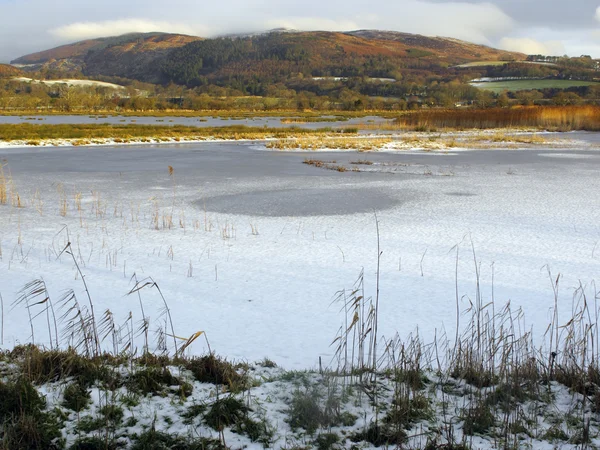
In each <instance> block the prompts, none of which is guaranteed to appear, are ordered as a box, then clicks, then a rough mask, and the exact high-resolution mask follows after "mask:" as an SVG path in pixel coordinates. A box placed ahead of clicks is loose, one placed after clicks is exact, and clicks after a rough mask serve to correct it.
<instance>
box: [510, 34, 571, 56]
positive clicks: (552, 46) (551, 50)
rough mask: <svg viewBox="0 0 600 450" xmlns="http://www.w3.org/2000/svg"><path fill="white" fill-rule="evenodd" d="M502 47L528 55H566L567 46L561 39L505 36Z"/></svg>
mask: <svg viewBox="0 0 600 450" xmlns="http://www.w3.org/2000/svg"><path fill="white" fill-rule="evenodd" d="M499 46H500V48H502V49H504V50H509V51H511V52H521V53H526V54H528V55H554V56H556V55H564V54H565V46H564V45H563V43H562V42H561V41H538V40H536V39H532V38H512V37H505V38H502V39H501V40H500V43H499Z"/></svg>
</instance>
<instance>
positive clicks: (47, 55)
mask: <svg viewBox="0 0 600 450" xmlns="http://www.w3.org/2000/svg"><path fill="white" fill-rule="evenodd" d="M102 42H103V39H90V40H87V41H81V42H75V43H74V44H67V45H61V46H60V47H56V48H51V49H50V50H44V51H41V52H37V53H31V54H29V55H25V56H21V57H20V58H17V59H15V60H14V61H11V63H12V64H43V63H46V62H48V61H51V60H60V59H69V58H82V57H83V56H85V54H86V53H87V52H88V51H89V50H90V49H91V48H93V47H95V46H97V45H100V44H101V43H102Z"/></svg>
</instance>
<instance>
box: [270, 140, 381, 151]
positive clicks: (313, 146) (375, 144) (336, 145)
mask: <svg viewBox="0 0 600 450" xmlns="http://www.w3.org/2000/svg"><path fill="white" fill-rule="evenodd" d="M390 142H392V139H391V138H389V137H381V138H362V137H361V138H359V137H330V136H310V137H300V138H288V139H280V140H277V141H273V142H267V144H266V146H267V148H273V149H278V150H292V149H299V150H322V149H336V150H356V151H359V152H363V151H370V150H376V149H378V148H381V147H383V146H385V145H386V144H389V143H390Z"/></svg>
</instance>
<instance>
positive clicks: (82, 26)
mask: <svg viewBox="0 0 600 450" xmlns="http://www.w3.org/2000/svg"><path fill="white" fill-rule="evenodd" d="M152 31H162V32H170V33H182V34H192V35H193V34H196V33H197V32H198V31H199V30H198V28H194V27H191V26H189V25H185V24H180V23H171V22H162V21H154V20H148V19H119V20H107V21H104V22H77V23H72V24H69V25H65V26H62V27H58V28H54V29H52V30H50V31H49V32H50V34H52V35H53V36H55V37H57V38H60V39H66V40H81V39H91V38H98V37H107V36H118V35H121V34H126V33H148V32H152Z"/></svg>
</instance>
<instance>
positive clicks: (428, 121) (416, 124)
mask: <svg viewBox="0 0 600 450" xmlns="http://www.w3.org/2000/svg"><path fill="white" fill-rule="evenodd" d="M395 124H396V125H397V126H398V127H399V128H413V129H417V130H420V131H427V130H431V129H445V128H448V129H471V128H475V129H487V128H525V127H526V128H539V129H544V130H554V131H571V130H589V131H598V130H600V107H598V106H543V107H542V106H532V107H516V108H492V109H481V110H478V109H448V110H423V111H418V112H414V113H411V114H405V115H402V116H400V117H398V118H397V119H395Z"/></svg>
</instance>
